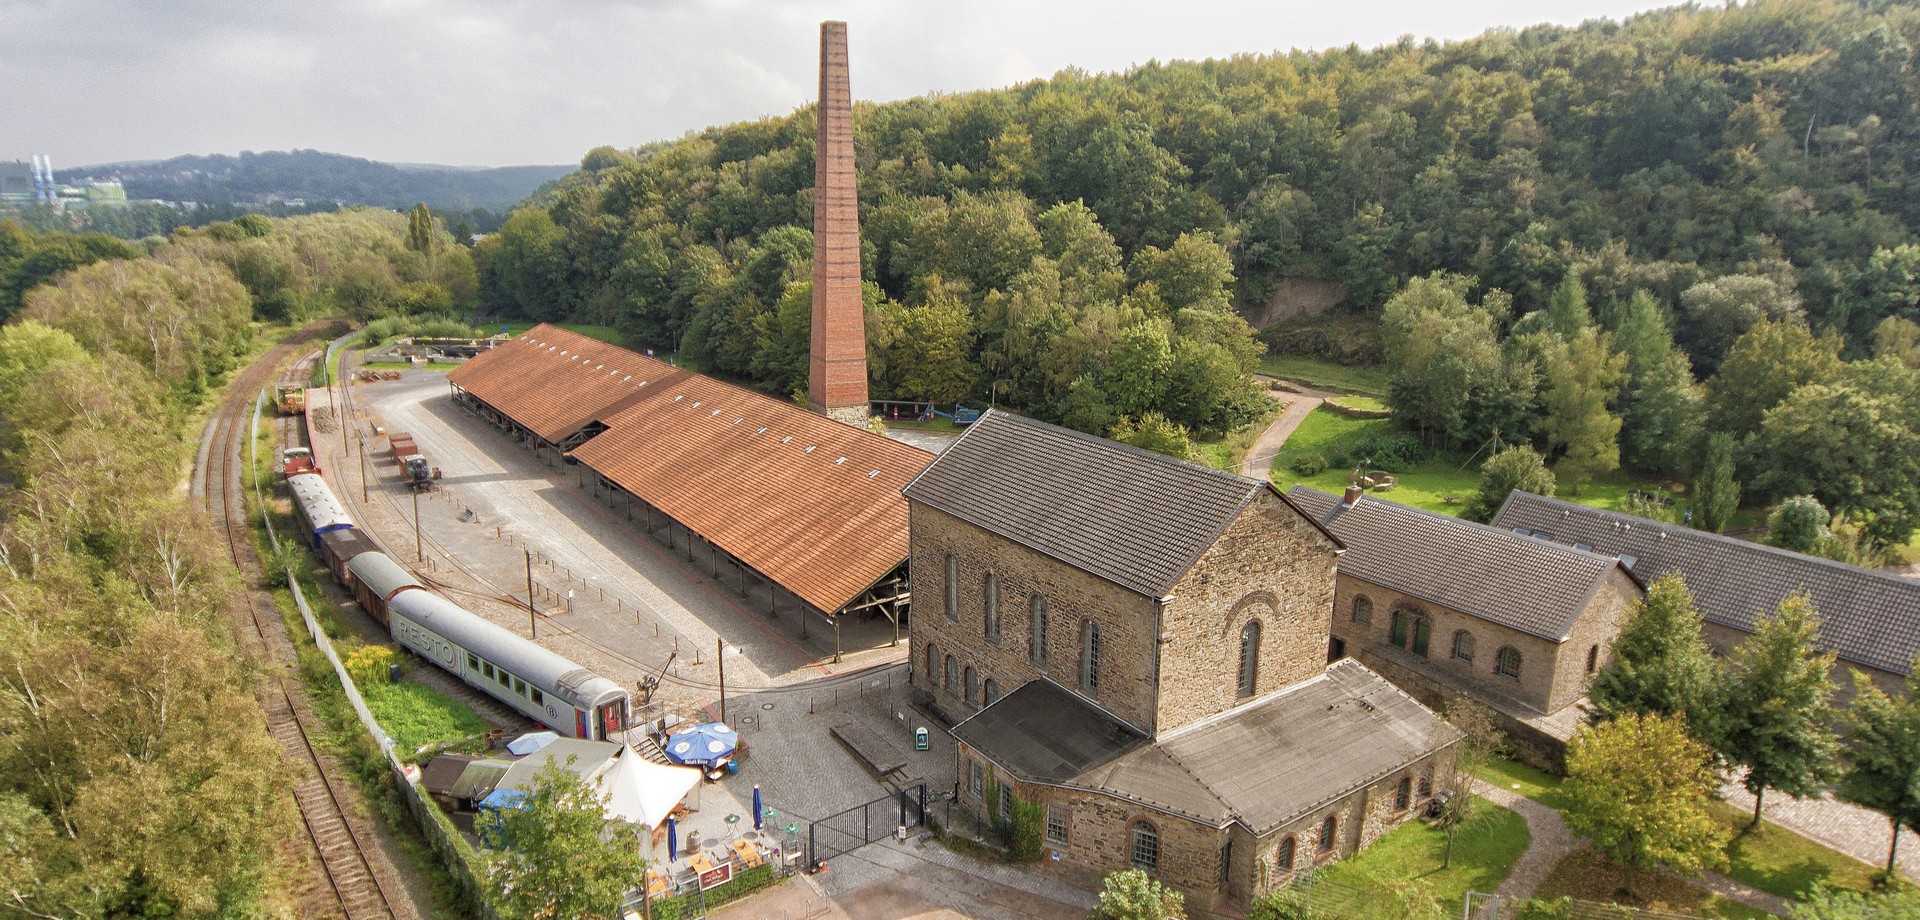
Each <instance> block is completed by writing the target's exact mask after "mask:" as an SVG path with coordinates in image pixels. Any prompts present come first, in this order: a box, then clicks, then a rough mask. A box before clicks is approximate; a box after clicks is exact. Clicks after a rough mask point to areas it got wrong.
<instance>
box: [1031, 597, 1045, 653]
mask: <svg viewBox="0 0 1920 920" xmlns="http://www.w3.org/2000/svg"><path fill="white" fill-rule="evenodd" d="M1027 612H1028V613H1029V614H1031V617H1032V620H1033V636H1032V646H1033V647H1032V648H1030V649H1028V650H1027V654H1028V655H1029V656H1030V657H1032V658H1033V661H1034V663H1035V664H1045V663H1046V660H1047V598H1046V596H1045V595H1043V594H1040V593H1038V592H1036V593H1035V594H1034V595H1033V600H1031V601H1028V602H1027Z"/></svg>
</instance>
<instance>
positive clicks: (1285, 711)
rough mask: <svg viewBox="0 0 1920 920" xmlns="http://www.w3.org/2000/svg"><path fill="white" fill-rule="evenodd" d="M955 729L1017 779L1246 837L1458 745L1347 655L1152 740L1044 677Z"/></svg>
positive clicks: (1441, 725)
mask: <svg viewBox="0 0 1920 920" xmlns="http://www.w3.org/2000/svg"><path fill="white" fill-rule="evenodd" d="M953 733H954V736H955V737H957V738H959V739H960V740H962V741H965V742H966V743H967V744H968V745H969V746H971V747H973V748H974V749H975V750H978V751H979V752H980V753H981V754H983V755H985V756H986V757H988V758H989V759H991V760H993V761H994V762H995V763H997V764H999V765H1000V766H1001V767H1002V768H1004V769H1006V770H1008V771H1009V772H1011V773H1012V774H1014V775H1015V776H1016V777H1018V778H1020V779H1022V780H1026V781H1031V782H1043V783H1050V784H1053V785H1058V786H1067V787H1071V788H1077V789H1086V790H1090V791H1094V792H1101V793H1105V794H1108V795H1112V796H1117V797H1119V798H1123V799H1128V800H1131V801H1133V802H1137V803H1139V804H1142V805H1145V806H1148V807H1151V808H1157V809H1159V810H1161V811H1165V812H1168V813H1171V814H1175V815H1179V816H1182V817H1186V818H1189V819H1192V820H1195V821H1199V822H1202V823H1204V824H1208V825H1211V826H1214V827H1223V826H1225V825H1227V824H1228V823H1231V822H1235V821H1237V822H1239V823H1241V824H1244V825H1246V827H1247V828H1248V829H1249V830H1251V831H1252V832H1253V833H1255V834H1265V833H1268V832H1270V831H1272V830H1274V829H1275V828H1278V827H1280V826H1281V825H1283V824H1286V823H1288V822H1290V821H1293V820H1295V819H1297V818H1299V817H1301V816H1303V815H1305V814H1308V813H1309V812H1312V811H1313V810H1315V809H1317V808H1321V807H1323V806H1325V805H1327V804H1329V803H1331V802H1333V801H1336V800H1338V799H1339V798H1341V797H1342V796H1345V795H1347V794H1349V793H1351V792H1353V791H1354V790H1356V789H1359V788H1360V787H1362V786H1365V785H1367V784H1369V783H1372V782H1376V781H1378V780H1379V779H1380V778H1382V777H1385V776H1387V775H1390V774H1392V773H1393V772H1394V771H1396V770H1400V769H1402V768H1404V767H1406V766H1407V765H1409V764H1411V763H1413V762H1414V761H1417V760H1419V759H1420V758H1422V757H1425V756H1426V755H1427V754H1429V753H1431V752H1433V751H1436V750H1439V749H1441V748H1444V747H1446V746H1447V745H1449V744H1452V743H1454V742H1455V741H1457V740H1459V738H1460V733H1459V731H1458V730H1456V729H1454V728H1453V727H1452V726H1450V725H1448V724H1447V723H1446V722H1445V721H1443V720H1442V719H1440V717H1439V716H1436V715H1434V714H1433V713H1432V712H1431V711H1429V710H1428V709H1426V708H1425V707H1423V706H1421V705H1420V704H1419V703H1418V702H1416V701H1415V700H1414V699H1413V698H1412V697H1410V696H1408V695H1407V694H1406V693H1404V692H1403V691H1401V690H1400V689H1398V688H1396V687H1394V686H1393V685H1392V684H1389V683H1387V681H1386V680H1385V679H1383V678H1381V677H1380V675H1378V674H1375V673H1373V672H1372V671H1370V670H1367V668H1366V667H1365V666H1364V665H1362V664H1360V663H1359V662H1357V661H1355V660H1353V659H1351V658H1348V659H1342V660H1340V661H1338V662H1335V663H1334V664H1331V665H1329V666H1328V667H1327V670H1326V672H1325V673H1323V674H1322V675H1321V676H1319V677H1316V678H1314V679H1312V680H1308V681H1304V682H1302V683H1299V684H1295V685H1294V686H1292V687H1289V688H1287V689H1285V690H1282V691H1280V692H1279V693H1276V694H1273V695H1271V696H1268V697H1266V698H1264V699H1260V700H1256V701H1254V702H1252V703H1249V704H1247V705H1245V706H1242V707H1240V708H1238V709H1234V710H1230V711H1228V712H1225V713H1222V714H1221V715H1219V716H1215V717H1213V718H1211V719H1206V720H1203V721H1201V722H1197V723H1195V724H1193V725H1189V726H1186V727H1183V728H1181V729H1179V730H1177V731H1174V732H1170V733H1168V734H1167V735H1166V736H1164V737H1163V738H1161V740H1160V741H1159V743H1157V744H1156V743H1151V742H1149V740H1148V739H1146V738H1145V737H1143V736H1141V735H1139V734H1138V733H1137V732H1133V731H1132V730H1131V729H1128V728H1127V727H1126V726H1124V725H1122V724H1120V723H1119V722H1118V720H1116V719H1114V718H1113V717H1112V716H1110V715H1108V714H1106V713H1104V712H1102V711H1100V710H1099V709H1097V708H1095V707H1093V706H1091V705H1089V704H1088V703H1086V702H1085V701H1084V700H1082V699H1080V698H1079V697H1078V696H1077V695H1075V694H1074V693H1072V692H1071V691H1068V690H1066V689H1065V688H1063V687H1061V686H1059V685H1058V684H1055V683H1052V682H1051V681H1047V680H1045V679H1040V680H1034V681H1029V682H1028V683H1026V684H1024V685H1022V686H1021V687H1020V688H1019V689H1018V690H1015V691H1014V692H1013V693H1010V694H1008V695H1007V696H1005V697H1002V698H1001V699H999V700H997V701H995V702H994V704H993V705H991V706H988V707H987V708H985V709H983V710H981V711H980V712H978V713H975V714H974V716H973V717H972V718H969V719H967V720H966V721H964V722H962V723H960V724H959V725H957V726H955V727H954V729H953Z"/></svg>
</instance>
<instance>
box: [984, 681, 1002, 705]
mask: <svg viewBox="0 0 1920 920" xmlns="http://www.w3.org/2000/svg"><path fill="white" fill-rule="evenodd" d="M980 688H981V689H980V693H981V696H980V705H982V706H992V705H993V701H994V700H997V699H999V698H1000V685H999V684H996V683H994V682H993V678H991V677H989V678H987V682H986V683H984V684H981V685H980Z"/></svg>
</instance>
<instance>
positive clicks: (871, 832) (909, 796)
mask: <svg viewBox="0 0 1920 920" xmlns="http://www.w3.org/2000/svg"><path fill="white" fill-rule="evenodd" d="M926 821H927V784H926V783H921V784H919V785H917V786H909V787H907V788H905V789H902V790H900V791H899V792H898V793H895V794H893V795H884V796H881V797H880V798H877V799H874V800H873V801H871V802H867V803H865V804H863V805H855V806H853V807H852V808H849V809H847V810H846V811H843V812H840V813H838V814H833V815H828V816H827V817H824V818H821V819H820V820H818V821H814V822H812V823H810V824H808V825H807V865H808V866H818V865H820V864H821V863H824V862H826V861H827V860H829V859H832V858H834V857H835V856H842V855H845V854H847V853H851V852H853V851H854V850H857V849H859V848H861V847H863V846H866V845H867V844H869V843H872V842H874V841H875V840H879V839H880V838H882V837H891V836H893V834H894V833H895V832H897V831H898V830H899V829H901V828H906V829H912V828H916V827H919V826H921V825H923V824H925V823H926Z"/></svg>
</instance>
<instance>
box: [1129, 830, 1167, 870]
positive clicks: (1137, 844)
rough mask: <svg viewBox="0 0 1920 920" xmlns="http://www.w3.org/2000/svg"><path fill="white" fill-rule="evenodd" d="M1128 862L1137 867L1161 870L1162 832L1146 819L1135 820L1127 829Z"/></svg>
mask: <svg viewBox="0 0 1920 920" xmlns="http://www.w3.org/2000/svg"><path fill="white" fill-rule="evenodd" d="M1127 862H1128V863H1130V864H1132V866H1133V867H1134V868H1135V869H1143V870H1146V871H1148V872H1157V871H1159V870H1160V832H1159V831H1157V830H1154V827H1153V825H1151V824H1148V823H1147V822H1145V821H1135V822H1133V824H1132V825H1130V826H1129V827H1128V829H1127Z"/></svg>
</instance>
